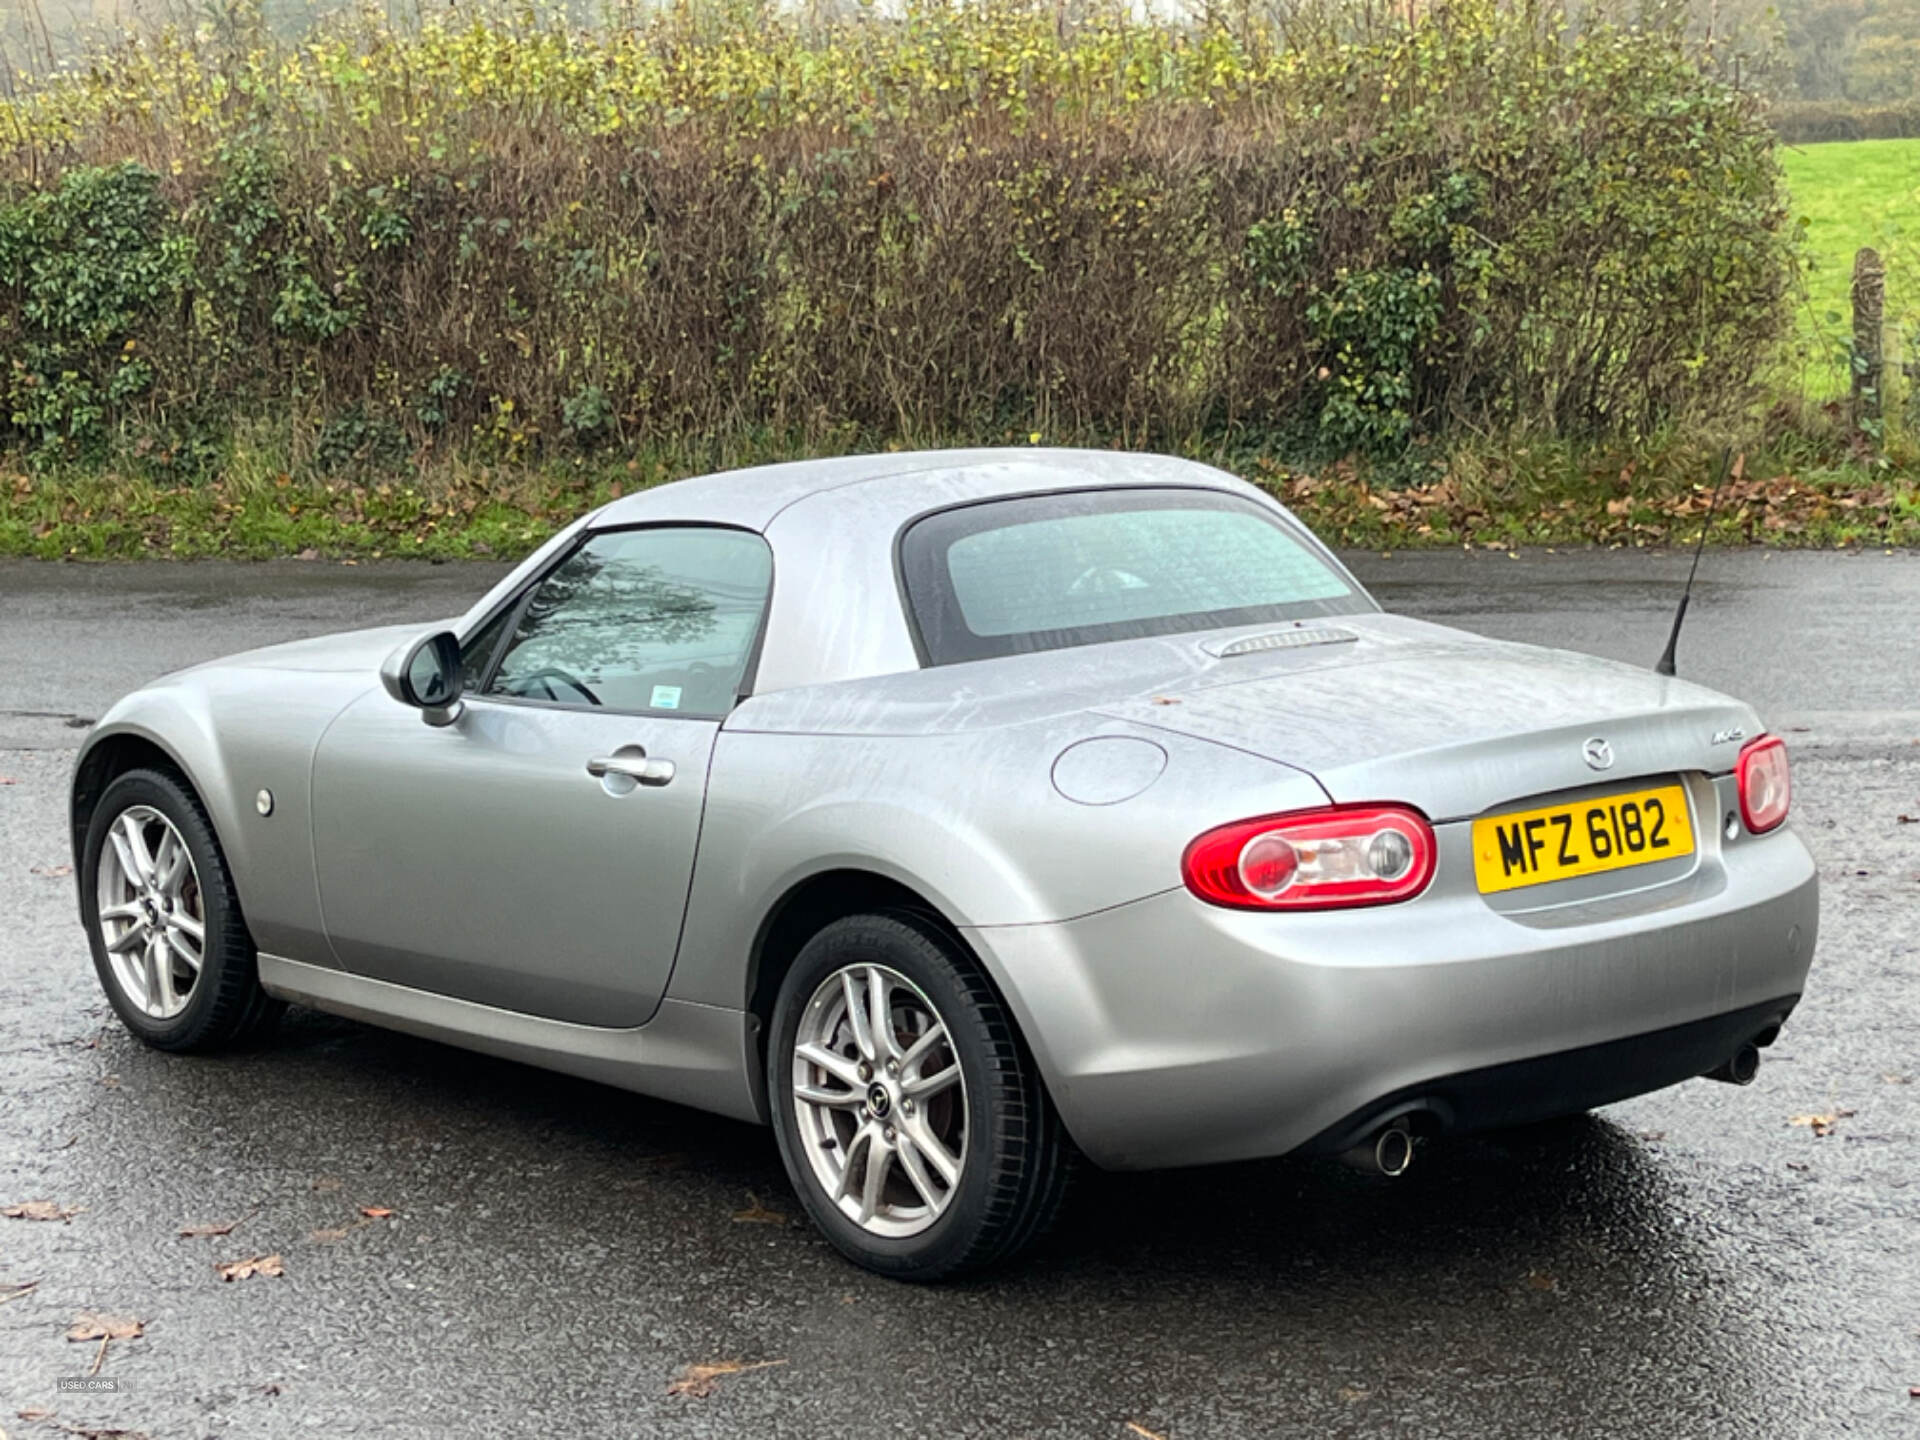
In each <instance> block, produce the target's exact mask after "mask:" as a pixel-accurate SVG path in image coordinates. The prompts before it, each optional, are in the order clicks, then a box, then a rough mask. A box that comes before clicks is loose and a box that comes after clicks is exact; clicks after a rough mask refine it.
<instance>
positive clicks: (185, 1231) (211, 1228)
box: [180, 1210, 260, 1240]
mask: <svg viewBox="0 0 1920 1440" xmlns="http://www.w3.org/2000/svg"><path fill="white" fill-rule="evenodd" d="M259 1213H260V1212H259V1211H258V1210H249V1211H248V1212H247V1213H246V1214H244V1215H242V1216H241V1217H240V1218H239V1219H238V1220H229V1221H227V1222H226V1224H224V1225H182V1226H181V1227H180V1238H181V1239H182V1240H194V1239H198V1238H199V1237H201V1236H203V1235H231V1234H233V1232H234V1231H236V1230H238V1229H239V1228H240V1227H241V1226H242V1225H244V1224H246V1223H247V1221H249V1220H251V1219H252V1218H253V1217H254V1216H256V1215H258V1214H259Z"/></svg>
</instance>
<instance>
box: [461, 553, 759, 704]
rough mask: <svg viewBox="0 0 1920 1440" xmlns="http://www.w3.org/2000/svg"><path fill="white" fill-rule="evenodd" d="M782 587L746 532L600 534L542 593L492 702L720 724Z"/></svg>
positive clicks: (530, 606)
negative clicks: (770, 594)
mask: <svg viewBox="0 0 1920 1440" xmlns="http://www.w3.org/2000/svg"><path fill="white" fill-rule="evenodd" d="M772 581H773V555H772V552H771V551H769V550H768V549H767V542H766V541H764V540H762V539H761V538H760V537H759V536H758V535H753V534H749V533H748V532H747V531H744V530H723V529H720V528H717V527H711V526H686V527H682V528H673V529H652V530H615V531H609V532H607V533H605V534H601V535H595V536H594V537H593V538H592V539H590V540H588V541H587V543H586V544H585V545H583V546H581V548H580V549H578V550H576V551H575V552H574V553H573V555H572V556H570V557H569V558H568V559H567V560H566V561H564V562H563V563H562V564H561V565H560V567H559V569H557V570H555V571H554V572H553V573H552V574H551V575H549V576H548V577H547V578H546V579H545V580H544V581H542V582H541V584H540V588H539V589H538V590H536V591H535V592H534V594H533V597H532V599H531V600H530V601H529V602H528V603H527V607H526V609H525V610H524V611H523V612H522V613H521V616H520V622H519V624H518V626H516V627H515V630H514V634H513V638H512V640H511V641H509V642H508V645H507V649H506V653H505V654H504V655H503V656H502V657H501V660H500V665H499V668H498V669H497V670H495V672H494V675H493V683H492V684H491V685H490V686H489V687H488V689H487V693H488V694H489V695H500V696H509V697H512V698H515V699H522V700H547V701H553V702H555V703H557V704H561V705H604V706H606V707H608V708H609V709H613V710H634V711H654V712H658V713H664V714H677V715H690V716H697V717H700V718H704V719H717V718H719V717H721V716H723V715H725V714H726V713H727V712H728V711H729V710H731V709H732V708H733V705H734V701H735V700H736V699H738V698H739V694H740V684H741V681H742V679H743V678H744V677H745V675H746V671H747V663H748V661H749V660H750V659H751V658H752V654H753V642H754V638H755V636H757V635H758V634H759V630H760V617H761V614H762V612H763V611H764V610H765V609H766V603H767V591H768V588H769V587H770V586H771V584H772Z"/></svg>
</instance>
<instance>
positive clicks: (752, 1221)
mask: <svg viewBox="0 0 1920 1440" xmlns="http://www.w3.org/2000/svg"><path fill="white" fill-rule="evenodd" d="M733 1223H734V1224H736V1225H784V1224H786V1223H787V1217H786V1216H785V1215H783V1214H781V1213H780V1212H779V1211H778V1210H769V1209H767V1207H766V1206H764V1205H762V1204H761V1203H760V1197H759V1196H758V1195H756V1194H754V1193H753V1191H751V1190H749V1191H748V1192H747V1208H746V1209H744V1210H736V1211H734V1212H733Z"/></svg>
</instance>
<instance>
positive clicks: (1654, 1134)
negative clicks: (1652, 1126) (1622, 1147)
mask: <svg viewBox="0 0 1920 1440" xmlns="http://www.w3.org/2000/svg"><path fill="white" fill-rule="evenodd" d="M1640 1138H1641V1139H1642V1140H1664V1139H1666V1138H1667V1132H1666V1131H1664V1130H1642V1131H1641V1132H1640Z"/></svg>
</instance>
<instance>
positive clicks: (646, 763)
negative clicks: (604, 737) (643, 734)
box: [587, 745, 673, 786]
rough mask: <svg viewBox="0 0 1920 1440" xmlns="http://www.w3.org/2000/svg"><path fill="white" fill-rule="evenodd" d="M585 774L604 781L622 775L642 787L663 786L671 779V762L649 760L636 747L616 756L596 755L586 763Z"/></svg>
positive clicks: (643, 752)
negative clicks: (609, 777) (610, 776)
mask: <svg viewBox="0 0 1920 1440" xmlns="http://www.w3.org/2000/svg"><path fill="white" fill-rule="evenodd" d="M587 774H589V775H591V776H593V777H594V778H595V779H596V780H604V779H606V778H607V776H609V775H623V776H625V777H626V778H627V779H629V780H635V781H638V782H639V783H640V784H642V785H656V786H658V785H665V784H667V783H669V782H670V781H671V780H672V779H673V762H672V761H671V760H651V759H648V758H647V754H646V752H645V751H643V750H641V749H640V747H639V746H638V745H635V746H633V747H631V749H630V751H629V752H627V753H624V754H618V755H596V756H594V758H593V759H591V760H589V761H587Z"/></svg>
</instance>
